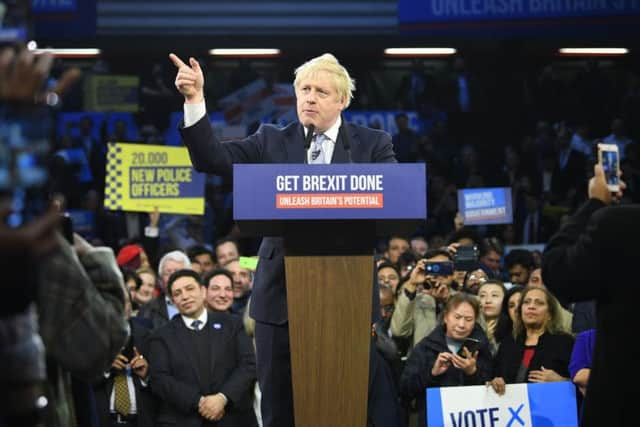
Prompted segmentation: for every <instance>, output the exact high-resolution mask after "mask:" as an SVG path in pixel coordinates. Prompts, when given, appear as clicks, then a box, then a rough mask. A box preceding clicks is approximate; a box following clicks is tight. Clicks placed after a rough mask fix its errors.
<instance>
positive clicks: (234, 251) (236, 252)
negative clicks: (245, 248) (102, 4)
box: [215, 237, 240, 267]
mask: <svg viewBox="0 0 640 427" xmlns="http://www.w3.org/2000/svg"><path fill="white" fill-rule="evenodd" d="M215 254H216V262H217V263H218V266H220V267H223V266H224V265H225V264H226V263H228V262H229V261H231V260H232V259H238V258H240V249H239V246H238V242H236V241H235V240H234V239H232V238H230V237H225V238H222V239H220V240H218V241H217V242H216V247H215Z"/></svg>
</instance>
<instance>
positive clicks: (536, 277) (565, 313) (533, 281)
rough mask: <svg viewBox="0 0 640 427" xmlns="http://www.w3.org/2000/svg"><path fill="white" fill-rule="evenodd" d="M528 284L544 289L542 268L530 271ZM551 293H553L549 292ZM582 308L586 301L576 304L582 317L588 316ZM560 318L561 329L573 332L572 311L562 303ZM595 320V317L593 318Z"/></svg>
mask: <svg viewBox="0 0 640 427" xmlns="http://www.w3.org/2000/svg"><path fill="white" fill-rule="evenodd" d="M528 285H529V286H539V287H542V288H545V289H546V286H545V285H544V282H543V281H542V270H541V269H540V268H536V269H535V270H533V271H531V274H530V275H529V283H528ZM551 295H553V294H551ZM553 298H554V299H555V298H556V297H555V295H553ZM584 310H588V304H586V303H582V304H579V305H578V311H579V312H583V313H581V316H582V318H585V316H587V317H588V316H589V315H588V314H587V313H584ZM593 317H594V318H595V313H593ZM560 318H561V319H562V320H561V323H562V329H563V330H564V331H565V332H568V333H572V332H573V328H572V325H573V313H572V312H571V311H569V310H567V309H566V308H564V307H563V306H562V304H560ZM594 322H595V319H594Z"/></svg>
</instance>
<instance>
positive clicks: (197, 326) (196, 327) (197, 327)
mask: <svg viewBox="0 0 640 427" xmlns="http://www.w3.org/2000/svg"><path fill="white" fill-rule="evenodd" d="M200 325H202V322H201V321H200V320H198V319H196V320H194V321H193V322H191V327H192V328H193V329H194V330H196V331H199V330H200Z"/></svg>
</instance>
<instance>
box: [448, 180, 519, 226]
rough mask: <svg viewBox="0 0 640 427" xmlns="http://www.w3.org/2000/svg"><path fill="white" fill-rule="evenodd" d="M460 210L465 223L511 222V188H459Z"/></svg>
mask: <svg viewBox="0 0 640 427" xmlns="http://www.w3.org/2000/svg"><path fill="white" fill-rule="evenodd" d="M458 211H459V212H460V214H461V215H462V219H463V221H464V224H465V225H483V224H511V223H512V222H513V207H512V205H511V188H510V187H495V188H465V189H462V190H458Z"/></svg>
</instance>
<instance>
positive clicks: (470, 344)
mask: <svg viewBox="0 0 640 427" xmlns="http://www.w3.org/2000/svg"><path fill="white" fill-rule="evenodd" d="M464 347H466V348H467V350H469V353H471V354H473V353H475V352H476V351H478V349H479V348H480V341H478V340H477V339H475V338H466V339H465V340H464V343H463V344H462V346H461V347H460V350H458V356H461V357H465V353H464Z"/></svg>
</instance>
